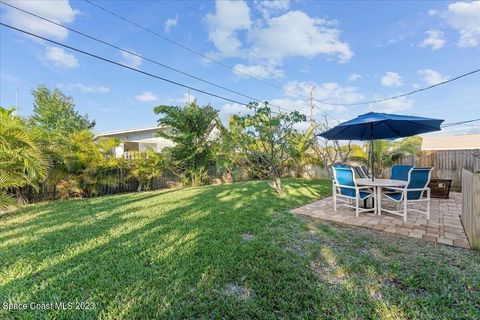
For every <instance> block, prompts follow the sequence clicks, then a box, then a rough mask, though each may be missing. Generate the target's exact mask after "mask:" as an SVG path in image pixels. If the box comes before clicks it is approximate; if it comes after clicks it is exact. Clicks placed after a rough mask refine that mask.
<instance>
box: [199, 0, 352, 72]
mask: <svg viewBox="0 0 480 320" xmlns="http://www.w3.org/2000/svg"><path fill="white" fill-rule="evenodd" d="M256 8H257V9H258V8H261V9H262V10H267V11H268V12H267V13H268V14H265V15H263V18H261V19H260V20H258V21H255V24H252V18H251V15H250V8H249V7H248V5H247V3H246V2H244V1H216V11H215V13H209V14H208V15H207V16H206V21H207V25H208V29H209V39H210V40H211V41H212V42H213V44H214V45H215V47H216V50H217V51H216V52H214V53H210V55H213V56H215V57H218V58H231V57H236V58H242V59H245V60H248V62H249V63H250V64H257V65H258V64H261V65H273V66H280V65H281V64H282V62H283V60H284V59H286V58H289V57H295V56H300V57H307V58H313V57H315V56H317V55H319V54H325V55H327V56H329V57H330V59H332V58H336V59H337V60H338V61H339V62H342V63H343V62H347V61H349V60H350V59H351V58H352V57H353V52H352V51H351V49H350V47H349V45H348V43H346V42H342V41H341V40H340V39H339V38H340V30H338V29H337V28H336V22H335V21H331V20H325V19H319V18H314V17H310V16H309V15H307V14H306V13H304V12H302V11H288V12H286V13H284V14H282V15H279V16H275V17H271V16H270V13H271V12H272V10H273V11H275V12H278V11H279V10H280V11H282V10H283V11H284V10H287V9H288V2H268V3H263V2H256Z"/></svg>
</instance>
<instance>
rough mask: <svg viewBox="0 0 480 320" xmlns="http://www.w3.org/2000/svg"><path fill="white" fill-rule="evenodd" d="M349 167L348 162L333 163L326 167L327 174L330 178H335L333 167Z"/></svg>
mask: <svg viewBox="0 0 480 320" xmlns="http://www.w3.org/2000/svg"><path fill="white" fill-rule="evenodd" d="M334 167H336V168H350V166H349V165H348V164H343V163H333V164H331V165H329V166H328V167H327V171H328V175H329V176H330V178H331V179H332V180H335V177H334V175H333V168H334Z"/></svg>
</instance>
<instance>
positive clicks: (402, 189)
mask: <svg viewBox="0 0 480 320" xmlns="http://www.w3.org/2000/svg"><path fill="white" fill-rule="evenodd" d="M383 188H384V189H388V190H389V191H390V190H395V191H402V192H403V191H405V188H400V187H383Z"/></svg>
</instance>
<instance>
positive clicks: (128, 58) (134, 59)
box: [120, 50, 142, 69]
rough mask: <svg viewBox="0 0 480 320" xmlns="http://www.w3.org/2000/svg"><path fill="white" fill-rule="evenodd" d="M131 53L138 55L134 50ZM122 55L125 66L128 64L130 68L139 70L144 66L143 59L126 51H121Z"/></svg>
mask: <svg viewBox="0 0 480 320" xmlns="http://www.w3.org/2000/svg"><path fill="white" fill-rule="evenodd" d="M129 51H131V52H134V53H136V52H135V51H133V50H129ZM120 54H121V56H122V61H121V62H122V63H123V64H126V65H127V66H129V67H132V68H135V69H137V68H138V67H140V65H141V64H142V58H140V57H138V56H135V55H133V54H130V53H128V52H125V51H120Z"/></svg>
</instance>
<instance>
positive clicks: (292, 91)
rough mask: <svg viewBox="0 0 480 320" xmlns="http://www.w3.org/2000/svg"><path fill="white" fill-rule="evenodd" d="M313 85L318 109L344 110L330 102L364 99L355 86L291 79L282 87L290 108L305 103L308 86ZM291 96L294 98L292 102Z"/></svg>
mask: <svg viewBox="0 0 480 320" xmlns="http://www.w3.org/2000/svg"><path fill="white" fill-rule="evenodd" d="M311 86H313V88H314V90H313V98H314V102H315V104H316V105H317V108H318V109H321V110H335V111H336V112H343V111H345V107H344V106H337V105H332V104H326V102H328V103H333V104H342V103H345V104H349V103H355V102H359V101H361V100H363V99H364V96H363V95H362V94H361V93H360V92H358V90H357V88H356V87H352V86H346V87H343V86H341V85H339V84H338V83H333V82H327V83H321V84H319V83H309V82H303V81H291V82H289V83H287V84H286V85H285V86H284V87H283V88H284V95H285V97H286V98H288V99H289V100H288V102H289V103H290V109H291V107H292V106H293V105H301V104H303V105H307V104H308V96H309V93H310V88H311ZM292 98H294V99H296V100H295V103H292V100H291V99H292Z"/></svg>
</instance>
